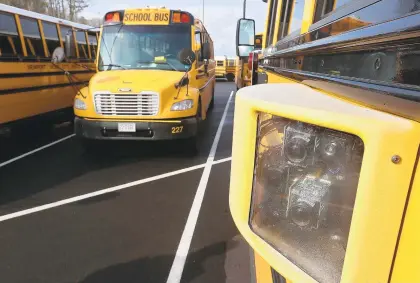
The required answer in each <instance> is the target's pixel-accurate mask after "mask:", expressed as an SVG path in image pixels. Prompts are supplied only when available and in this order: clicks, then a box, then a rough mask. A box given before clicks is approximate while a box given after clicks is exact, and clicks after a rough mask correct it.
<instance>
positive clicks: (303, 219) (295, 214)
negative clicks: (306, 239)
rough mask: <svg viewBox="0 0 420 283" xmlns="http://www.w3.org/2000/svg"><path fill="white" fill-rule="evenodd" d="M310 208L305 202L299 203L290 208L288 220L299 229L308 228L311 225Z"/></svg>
mask: <svg viewBox="0 0 420 283" xmlns="http://www.w3.org/2000/svg"><path fill="white" fill-rule="evenodd" d="M311 218H312V207H311V206H310V205H308V204H307V203H305V202H299V203H297V204H296V205H295V206H293V207H292V208H291V211H290V219H292V221H293V223H295V224H296V225H298V226H300V227H305V226H308V225H309V224H310V223H311Z"/></svg>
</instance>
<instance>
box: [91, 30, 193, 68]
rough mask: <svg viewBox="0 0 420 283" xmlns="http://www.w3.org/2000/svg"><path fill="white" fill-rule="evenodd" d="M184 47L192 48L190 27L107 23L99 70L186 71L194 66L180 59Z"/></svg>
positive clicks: (103, 36) (103, 33)
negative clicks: (178, 57) (178, 56)
mask: <svg viewBox="0 0 420 283" xmlns="http://www.w3.org/2000/svg"><path fill="white" fill-rule="evenodd" d="M184 48H188V49H191V27H190V26H142V25H112V26H105V27H104V29H103V32H102V43H101V48H100V54H99V64H98V69H99V70H100V71H107V70H117V69H149V70H150V69H152V70H154V69H156V70H168V71H186V70H188V69H189V68H190V66H188V65H185V64H183V63H181V62H180V61H179V60H178V59H177V54H178V52H179V51H181V50H182V49H184Z"/></svg>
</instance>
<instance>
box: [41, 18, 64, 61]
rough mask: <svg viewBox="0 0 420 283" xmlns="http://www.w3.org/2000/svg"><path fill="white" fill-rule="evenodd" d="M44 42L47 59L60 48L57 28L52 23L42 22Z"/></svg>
mask: <svg viewBox="0 0 420 283" xmlns="http://www.w3.org/2000/svg"><path fill="white" fill-rule="evenodd" d="M42 27H43V30H44V37H45V41H46V42H47V47H48V52H49V57H51V55H52V54H53V52H54V50H55V49H56V48H57V47H60V46H61V44H60V39H59V38H58V31H57V26H56V25H55V24H53V23H47V22H44V21H43V22H42Z"/></svg>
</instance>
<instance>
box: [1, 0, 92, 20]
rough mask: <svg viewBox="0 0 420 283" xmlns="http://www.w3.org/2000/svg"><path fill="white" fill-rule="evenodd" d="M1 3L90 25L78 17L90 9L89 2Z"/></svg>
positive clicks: (28, 0)
mask: <svg viewBox="0 0 420 283" xmlns="http://www.w3.org/2000/svg"><path fill="white" fill-rule="evenodd" d="M0 3H3V4H6V5H10V6H14V7H18V8H21V9H25V10H29V11H33V12H37V13H42V14H47V15H50V16H53V17H57V18H61V19H66V20H70V21H74V22H81V23H86V24H88V23H89V20H88V19H85V18H83V17H82V18H79V17H78V14H79V13H80V12H82V11H83V10H84V9H86V8H87V7H89V0H0Z"/></svg>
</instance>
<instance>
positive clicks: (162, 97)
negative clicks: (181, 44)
mask: <svg viewBox="0 0 420 283" xmlns="http://www.w3.org/2000/svg"><path fill="white" fill-rule="evenodd" d="M183 75H184V73H182V72H173V71H163V70H160V71H156V70H117V71H106V72H100V73H98V74H96V75H95V76H94V77H93V78H92V80H91V82H90V85H89V87H86V88H84V89H82V90H81V92H80V93H79V95H78V96H76V98H75V107H74V112H75V116H76V118H75V132H76V135H77V136H80V137H83V138H88V139H101V140H102V139H136V140H159V139H165V140H166V139H178V138H188V137H193V136H195V135H196V133H197V123H198V120H197V118H196V113H197V111H198V104H199V103H198V101H199V93H198V89H196V88H194V87H192V86H189V87H188V90H187V87H186V86H179V87H178V86H177V84H178V83H179V81H180V80H181V79H182V77H183ZM187 91H188V92H187Z"/></svg>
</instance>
